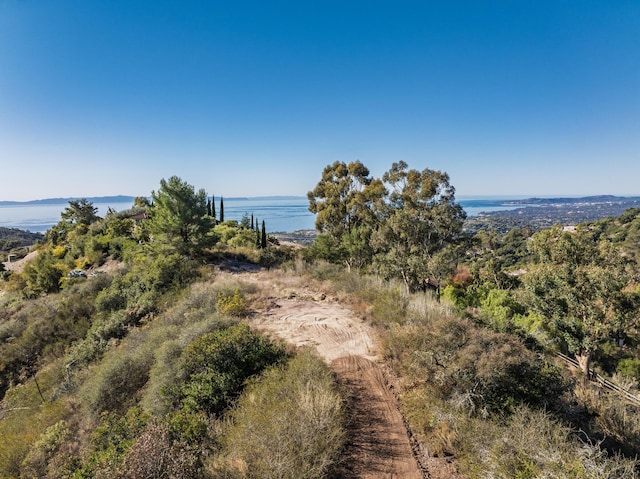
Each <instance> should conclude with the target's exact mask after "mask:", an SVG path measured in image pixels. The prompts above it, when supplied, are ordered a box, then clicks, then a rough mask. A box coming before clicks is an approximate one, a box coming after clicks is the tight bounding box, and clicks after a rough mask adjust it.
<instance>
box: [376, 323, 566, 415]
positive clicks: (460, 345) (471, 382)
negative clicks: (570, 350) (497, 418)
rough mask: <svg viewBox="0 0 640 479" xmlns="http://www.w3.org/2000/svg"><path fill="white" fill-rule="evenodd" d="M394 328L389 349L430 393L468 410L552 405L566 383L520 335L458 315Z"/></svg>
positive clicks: (506, 410)
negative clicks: (524, 405) (521, 340)
mask: <svg viewBox="0 0 640 479" xmlns="http://www.w3.org/2000/svg"><path fill="white" fill-rule="evenodd" d="M411 323H412V324H407V325H404V326H403V325H399V326H397V327H395V328H392V329H391V330H390V332H389V335H388V340H387V341H388V345H387V349H388V351H389V354H391V355H392V356H393V359H396V360H397V361H399V362H400V363H401V364H404V365H405V366H404V367H405V368H406V372H407V373H408V374H410V375H411V376H412V377H421V378H425V379H424V380H425V382H426V385H427V386H428V387H429V388H430V389H431V393H432V394H433V395H435V396H436V397H439V398H441V399H442V400H445V401H451V402H452V403H456V404H460V406H461V407H464V408H465V409H466V410H467V411H468V412H469V413H470V414H476V413H480V412H485V411H486V412H489V413H509V412H511V411H512V410H513V408H514V407H516V406H517V405H518V404H523V403H524V404H528V405H531V406H535V407H551V406H552V405H553V402H554V401H555V400H556V399H557V398H558V397H559V396H560V395H561V394H562V392H563V391H564V389H565V383H564V381H563V379H562V377H561V375H560V373H559V370H558V369H556V368H554V367H552V366H549V365H548V364H546V363H545V362H544V361H542V360H541V359H539V358H538V357H537V356H536V355H535V354H533V353H531V352H530V351H528V350H527V349H526V348H525V347H524V346H523V345H522V344H521V343H520V342H519V341H518V340H517V339H515V338H513V337H512V336H509V335H505V334H498V333H494V332H492V331H489V330H486V329H482V328H478V327H477V326H474V325H473V324H471V323H470V322H469V321H467V320H464V319H457V318H448V319H444V318H443V319H440V320H436V321H425V322H421V321H420V319H419V318H416V317H414V318H413V319H412V321H411Z"/></svg>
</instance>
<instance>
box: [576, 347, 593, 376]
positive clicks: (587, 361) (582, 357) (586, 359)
mask: <svg viewBox="0 0 640 479" xmlns="http://www.w3.org/2000/svg"><path fill="white" fill-rule="evenodd" d="M576 359H577V360H578V365H579V366H580V369H581V370H582V373H583V374H584V383H585V384H587V383H588V382H589V380H590V379H591V373H590V372H589V370H590V368H591V351H582V352H581V353H580V354H576Z"/></svg>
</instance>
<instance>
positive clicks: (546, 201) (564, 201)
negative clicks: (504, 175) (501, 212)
mask: <svg viewBox="0 0 640 479" xmlns="http://www.w3.org/2000/svg"><path fill="white" fill-rule="evenodd" d="M634 201H640V196H613V195H597V196H582V197H579V198H527V199H524V200H506V201H501V204H503V205H522V206H527V205H570V204H583V203H590V204H594V203H628V202H634Z"/></svg>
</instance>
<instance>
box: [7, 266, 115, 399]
mask: <svg viewBox="0 0 640 479" xmlns="http://www.w3.org/2000/svg"><path fill="white" fill-rule="evenodd" d="M105 284H106V282H105V280H104V279H103V278H95V279H92V280H91V281H85V282H82V283H78V284H75V285H73V286H70V287H69V288H68V289H65V290H64V291H63V292H62V293H60V294H58V295H50V296H48V297H42V298H37V299H32V300H29V301H24V302H21V303H18V304H17V305H16V306H14V307H11V308H7V309H4V310H3V315H2V316H3V317H2V319H0V339H1V340H2V341H1V342H0V397H1V396H2V395H4V391H5V390H6V388H7V387H8V385H9V384H10V383H12V382H13V383H19V382H21V381H22V380H24V378H25V377H29V376H31V374H32V373H33V372H34V371H35V370H36V369H37V367H38V360H39V359H46V360H51V359H52V358H56V357H60V356H62V355H63V354H64V350H65V348H66V347H68V346H69V345H70V344H71V343H72V342H74V341H76V340H78V339H80V338H82V337H84V335H85V334H86V332H87V330H88V329H89V325H90V320H91V317H92V315H93V313H94V311H95V309H94V306H93V301H94V298H95V297H96V295H97V293H98V291H99V290H100V289H101V288H102V287H104V285H105Z"/></svg>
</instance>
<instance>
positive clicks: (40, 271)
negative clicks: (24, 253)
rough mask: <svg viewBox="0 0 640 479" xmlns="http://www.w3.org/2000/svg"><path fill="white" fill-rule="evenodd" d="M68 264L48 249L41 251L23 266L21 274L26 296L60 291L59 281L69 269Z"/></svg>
mask: <svg viewBox="0 0 640 479" xmlns="http://www.w3.org/2000/svg"><path fill="white" fill-rule="evenodd" d="M70 269H71V268H70V266H69V265H67V264H64V262H62V261H61V260H59V259H58V258H56V257H55V256H54V255H53V254H51V252H50V251H47V250H43V251H41V252H40V253H39V254H38V255H37V256H36V257H35V258H34V259H33V260H32V261H30V262H29V264H27V266H26V267H25V268H24V272H23V273H22V275H23V276H24V279H25V281H26V286H27V287H26V288H25V290H24V294H25V296H26V297H30V298H33V297H37V296H39V295H41V294H43V293H55V292H57V291H60V281H61V279H62V278H63V277H64V276H65V275H66V274H67V272H68V271H69V270H70Z"/></svg>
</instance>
